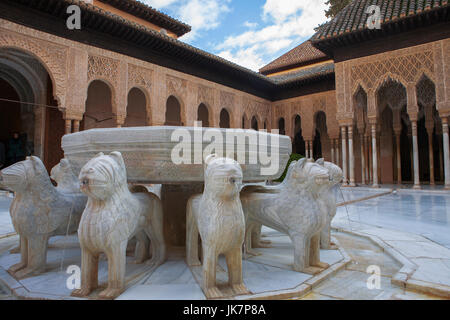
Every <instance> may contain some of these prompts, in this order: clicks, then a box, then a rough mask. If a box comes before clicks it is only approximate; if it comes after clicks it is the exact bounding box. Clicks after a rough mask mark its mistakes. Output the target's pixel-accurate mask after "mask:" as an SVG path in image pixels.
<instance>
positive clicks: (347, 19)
mask: <svg viewBox="0 0 450 320" xmlns="http://www.w3.org/2000/svg"><path fill="white" fill-rule="evenodd" d="M371 5H378V6H379V7H380V10H381V27H382V29H383V25H386V24H388V23H392V22H396V21H400V20H402V19H406V18H413V17H417V16H419V15H422V14H426V13H428V12H431V11H436V10H440V9H442V8H448V7H450V5H449V2H448V0H353V1H352V2H351V3H350V4H349V5H348V6H346V7H345V8H344V9H343V10H342V11H341V12H340V13H339V14H338V15H336V17H335V18H334V19H333V20H331V21H330V22H328V23H326V24H325V25H323V26H322V27H321V28H320V29H319V31H318V32H317V33H316V34H315V35H314V36H313V37H312V38H311V40H312V41H313V43H316V42H319V41H321V40H326V39H333V38H339V37H341V36H343V35H346V34H350V33H355V32H360V31H363V30H368V29H369V28H368V26H367V20H368V17H369V14H368V13H366V10H367V8H368V7H369V6H371Z"/></svg>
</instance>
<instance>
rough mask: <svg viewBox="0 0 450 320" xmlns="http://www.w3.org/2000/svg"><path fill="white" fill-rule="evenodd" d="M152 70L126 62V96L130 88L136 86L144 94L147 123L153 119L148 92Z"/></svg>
mask: <svg viewBox="0 0 450 320" xmlns="http://www.w3.org/2000/svg"><path fill="white" fill-rule="evenodd" d="M152 79H153V70H151V69H147V68H143V67H141V66H137V65H134V64H131V63H130V64H128V86H127V96H128V94H129V93H130V91H131V89H133V88H138V89H139V90H141V91H142V93H143V94H144V96H145V109H146V111H147V124H148V125H150V124H151V121H152V119H153V112H152V111H153V110H152V107H151V106H152V105H151V104H152V100H151V97H150V92H151V89H152Z"/></svg>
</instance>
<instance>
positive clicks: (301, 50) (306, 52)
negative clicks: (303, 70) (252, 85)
mask: <svg viewBox="0 0 450 320" xmlns="http://www.w3.org/2000/svg"><path fill="white" fill-rule="evenodd" d="M327 58H328V56H327V55H326V54H325V53H323V52H322V51H320V50H319V49H317V48H315V47H314V46H313V45H312V43H311V41H309V40H308V41H306V42H303V43H302V44H301V45H299V46H297V47H295V48H294V49H292V50H291V51H289V52H287V53H285V54H284V55H282V56H281V57H279V58H277V59H275V60H274V61H272V62H271V63H269V64H268V65H266V66H264V67H262V68H261V69H259V72H261V73H262V74H265V75H267V74H270V73H274V72H278V71H282V70H286V69H289V68H293V67H298V66H301V65H305V64H308V63H310V62H314V61H318V60H324V59H327Z"/></svg>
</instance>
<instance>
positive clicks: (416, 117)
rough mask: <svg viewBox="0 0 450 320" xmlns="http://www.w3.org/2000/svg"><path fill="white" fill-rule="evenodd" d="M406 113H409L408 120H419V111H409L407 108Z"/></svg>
mask: <svg viewBox="0 0 450 320" xmlns="http://www.w3.org/2000/svg"><path fill="white" fill-rule="evenodd" d="M408 115H409V120H411V122H413V121H416V122H417V120H419V112H417V111H409V110H408Z"/></svg>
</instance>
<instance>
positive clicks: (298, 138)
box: [292, 115, 306, 156]
mask: <svg viewBox="0 0 450 320" xmlns="http://www.w3.org/2000/svg"><path fill="white" fill-rule="evenodd" d="M292 151H293V152H294V153H297V154H301V155H302V156H305V155H306V145H305V140H304V139H303V135H302V120H301V117H300V116H299V115H296V116H295V118H294V141H293V142H292Z"/></svg>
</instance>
